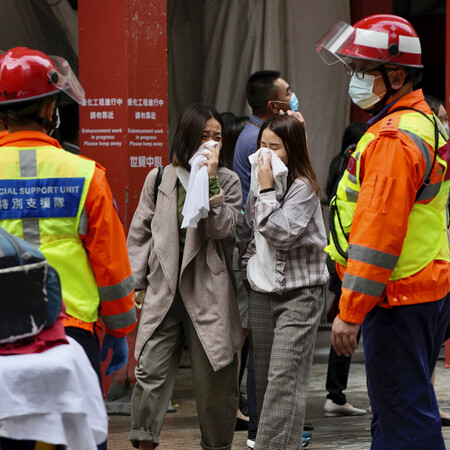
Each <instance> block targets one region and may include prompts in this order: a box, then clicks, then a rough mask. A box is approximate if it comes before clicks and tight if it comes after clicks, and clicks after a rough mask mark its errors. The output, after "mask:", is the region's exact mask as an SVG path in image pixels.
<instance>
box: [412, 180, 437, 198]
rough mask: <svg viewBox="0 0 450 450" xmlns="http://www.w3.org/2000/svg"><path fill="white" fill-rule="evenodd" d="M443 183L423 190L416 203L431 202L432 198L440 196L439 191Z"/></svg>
mask: <svg viewBox="0 0 450 450" xmlns="http://www.w3.org/2000/svg"><path fill="white" fill-rule="evenodd" d="M441 185H442V182H439V183H435V184H430V185H429V186H425V187H424V188H423V189H422V192H421V193H420V195H419V196H418V197H417V198H416V201H420V200H422V201H423V200H431V199H432V198H434V197H436V195H438V193H439V190H440V189H441Z"/></svg>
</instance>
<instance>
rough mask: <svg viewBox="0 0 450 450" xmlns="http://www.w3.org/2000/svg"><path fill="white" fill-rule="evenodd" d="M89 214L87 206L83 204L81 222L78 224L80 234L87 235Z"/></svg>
mask: <svg viewBox="0 0 450 450" xmlns="http://www.w3.org/2000/svg"><path fill="white" fill-rule="evenodd" d="M87 226H88V216H87V212H86V208H85V207H84V206H83V210H82V211H81V215H80V223H79V224H78V234H81V235H83V236H85V235H86V234H87Z"/></svg>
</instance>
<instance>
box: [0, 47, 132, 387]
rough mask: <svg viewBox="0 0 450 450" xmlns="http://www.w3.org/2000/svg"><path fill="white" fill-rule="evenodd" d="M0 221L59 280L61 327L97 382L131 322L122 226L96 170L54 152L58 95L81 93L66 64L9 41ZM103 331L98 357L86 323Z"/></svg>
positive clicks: (113, 366) (120, 361) (0, 75)
mask: <svg viewBox="0 0 450 450" xmlns="http://www.w3.org/2000/svg"><path fill="white" fill-rule="evenodd" d="M0 86H1V93H0V118H1V120H2V121H3V122H4V123H5V124H6V125H7V127H8V131H9V133H8V134H7V135H5V136H3V137H2V138H1V139H0V226H2V227H3V228H5V229H6V230H7V231H8V232H10V233H12V234H15V235H17V236H19V237H20V238H23V239H25V240H27V241H28V242H30V243H32V244H34V245H35V246H37V247H39V248H40V250H41V251H42V253H44V255H45V256H46V258H47V259H48V261H49V262H50V264H51V265H52V266H53V267H55V268H56V270H57V271H58V273H59V275H60V278H61V285H62V294H63V299H64V302H65V304H66V308H67V318H66V319H65V320H64V326H65V327H66V333H67V334H68V335H70V336H72V337H73V338H74V339H75V340H77V341H78V342H79V343H80V344H81V345H82V346H83V348H84V349H85V351H86V353H87V355H88V357H89V359H90V361H91V363H92V365H93V367H94V369H95V370H96V372H97V375H98V377H99V380H100V379H101V372H100V356H101V357H102V359H106V356H107V353H108V350H109V349H111V350H112V357H111V361H110V363H109V365H108V367H107V369H106V374H107V375H109V374H111V373H113V372H114V371H116V370H119V369H120V368H121V367H123V366H124V365H125V364H126V362H127V359H128V344H127V341H126V335H127V334H128V333H130V332H131V331H132V330H133V329H134V327H135V324H136V315H135V309H134V298H133V296H134V284H133V279H132V275H131V269H130V265H129V261H128V253H127V248H126V238H125V232H124V229H123V226H122V223H121V221H120V218H119V215H118V213H117V211H116V209H115V206H114V200H113V196H112V193H111V190H110V188H109V185H108V182H107V180H106V176H105V169H104V168H103V167H101V166H100V165H98V164H97V163H95V162H94V161H92V160H90V159H88V158H83V157H80V156H77V155H73V154H71V153H69V152H66V151H65V150H63V149H62V148H61V146H60V145H59V143H58V141H57V140H56V139H53V138H52V137H51V136H50V135H49V134H50V133H51V131H52V130H53V129H54V128H55V126H57V122H58V115H57V105H58V101H59V97H60V94H62V93H63V92H64V93H66V94H67V95H69V96H70V97H71V98H72V99H73V100H75V101H77V102H79V103H80V102H81V101H82V99H83V98H84V91H83V89H82V87H81V85H80V84H79V82H78V80H77V78H76V77H75V75H74V74H73V72H72V71H71V69H70V66H69V65H68V63H67V61H65V60H64V59H63V58H60V57H49V56H47V55H45V54H43V53H41V52H39V51H35V50H30V49H27V48H24V47H16V48H13V49H10V50H8V51H7V52H5V53H4V54H2V55H0ZM99 316H101V317H102V319H103V322H104V324H105V328H106V330H105V331H106V334H105V337H104V340H103V345H102V354H101V355H100V348H99V342H98V338H97V335H96V334H95V332H94V325H95V323H96V321H97V319H98V317H99Z"/></svg>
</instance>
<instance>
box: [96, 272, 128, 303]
mask: <svg viewBox="0 0 450 450" xmlns="http://www.w3.org/2000/svg"><path fill="white" fill-rule="evenodd" d="M133 289H134V280H133V276H132V275H130V276H129V277H127V278H125V280H123V281H121V282H120V283H118V284H115V285H113V286H105V287H100V288H98V292H99V294H100V301H102V302H108V301H110V300H117V299H119V298H122V297H125V296H127V295H128V294H131V292H133Z"/></svg>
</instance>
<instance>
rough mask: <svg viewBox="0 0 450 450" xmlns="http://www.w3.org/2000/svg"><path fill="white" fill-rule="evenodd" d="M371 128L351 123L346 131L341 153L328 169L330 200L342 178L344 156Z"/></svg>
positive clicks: (362, 124) (362, 123) (326, 190)
mask: <svg viewBox="0 0 450 450" xmlns="http://www.w3.org/2000/svg"><path fill="white" fill-rule="evenodd" d="M368 128H369V126H368V125H367V124H366V123H364V122H351V123H350V124H349V125H348V126H347V128H346V129H345V131H344V135H343V136H342V144H341V150H340V152H339V153H338V154H337V155H336V156H335V157H334V158H333V159H332V160H331V163H330V167H329V169H328V177H327V185H326V187H325V193H326V194H327V197H328V200H331V198H330V197H331V196H332V195H333V194H334V190H335V187H336V182H337V181H338V180H339V179H340V177H341V176H342V172H343V170H342V169H345V167H341V166H342V159H343V157H342V155H343V153H344V152H345V150H347V149H348V148H349V147H350V146H351V145H356V144H357V143H358V142H359V140H360V139H361V138H362V137H363V135H364V133H365V132H366V131H367V129H368Z"/></svg>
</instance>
